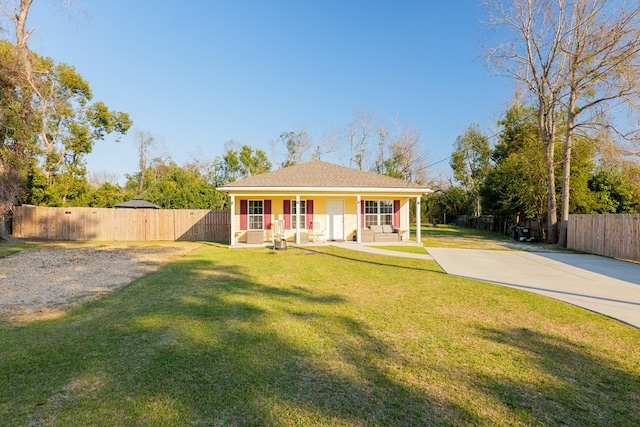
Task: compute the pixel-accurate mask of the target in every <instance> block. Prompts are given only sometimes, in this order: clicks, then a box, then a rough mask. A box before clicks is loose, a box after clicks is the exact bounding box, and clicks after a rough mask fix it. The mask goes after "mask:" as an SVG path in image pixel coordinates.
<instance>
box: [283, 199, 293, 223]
mask: <svg viewBox="0 0 640 427" xmlns="http://www.w3.org/2000/svg"><path fill="white" fill-rule="evenodd" d="M282 203H284V204H283V205H282V211H283V212H284V229H285V230H290V229H291V201H290V200H285V201H284V202H282Z"/></svg>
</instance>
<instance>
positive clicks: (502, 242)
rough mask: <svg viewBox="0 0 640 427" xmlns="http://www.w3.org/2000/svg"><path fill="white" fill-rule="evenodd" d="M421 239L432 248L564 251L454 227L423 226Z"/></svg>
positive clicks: (413, 234) (491, 233)
mask: <svg viewBox="0 0 640 427" xmlns="http://www.w3.org/2000/svg"><path fill="white" fill-rule="evenodd" d="M411 236H412V238H413V239H415V229H412V230H411ZM421 237H422V243H423V245H424V246H427V247H434V248H466V249H490V250H527V251H549V250H554V251H557V250H560V251H566V249H565V248H562V247H559V246H558V245H549V244H547V243H545V242H531V243H520V242H516V241H515V240H512V239H510V238H509V236H505V235H503V234H500V233H496V232H492V231H484V230H477V229H474V228H466V227H458V226H455V225H442V224H439V225H438V226H437V227H431V226H428V225H424V226H423V227H422V228H421Z"/></svg>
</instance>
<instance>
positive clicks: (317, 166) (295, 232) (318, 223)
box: [218, 160, 432, 246]
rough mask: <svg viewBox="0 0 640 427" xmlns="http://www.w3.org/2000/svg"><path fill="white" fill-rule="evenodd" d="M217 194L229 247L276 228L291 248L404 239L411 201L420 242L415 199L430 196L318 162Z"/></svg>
mask: <svg viewBox="0 0 640 427" xmlns="http://www.w3.org/2000/svg"><path fill="white" fill-rule="evenodd" d="M218 190H219V191H222V192H224V193H226V194H228V195H229V196H230V198H231V236H230V242H231V246H234V245H236V244H238V243H263V242H265V241H270V240H272V239H273V236H274V232H276V231H274V229H276V228H277V233H279V234H282V235H283V238H284V239H286V240H288V241H290V242H295V243H296V244H300V243H305V242H307V241H308V240H309V239H313V238H314V237H315V238H316V239H317V238H318V236H322V238H323V239H324V240H334V241H341V240H353V241H355V242H358V243H362V242H363V241H364V242H366V241H378V239H380V241H388V240H389V239H395V240H404V239H406V240H408V239H409V210H410V203H409V202H410V200H411V199H415V201H416V204H415V206H416V208H415V209H416V223H417V224H416V226H417V228H416V239H417V241H418V242H420V201H421V198H422V196H423V195H425V194H428V193H431V192H432V190H430V189H429V188H427V187H425V186H423V185H418V184H415V183H411V182H407V181H403V180H400V179H395V178H391V177H388V176H385V175H379V174H375V173H371V172H363V171H360V170H356V169H352V168H348V167H344V166H339V165H335V164H332V163H327V162H323V161H320V160H312V161H310V162H306V163H300V164H296V165H293V166H289V167H286V168H282V169H279V170H276V171H273V172H268V173H264V174H260V175H254V176H250V177H248V178H245V179H242V180H239V181H236V182H231V183H228V184H225V185H224V186H222V187H219V188H218ZM275 225H277V227H274V226H275ZM280 228H284V229H283V230H280Z"/></svg>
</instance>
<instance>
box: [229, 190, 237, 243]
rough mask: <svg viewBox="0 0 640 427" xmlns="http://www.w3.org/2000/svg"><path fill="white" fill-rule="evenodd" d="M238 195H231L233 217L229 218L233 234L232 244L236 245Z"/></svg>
mask: <svg viewBox="0 0 640 427" xmlns="http://www.w3.org/2000/svg"><path fill="white" fill-rule="evenodd" d="M235 219H236V196H231V218H229V225H230V227H229V228H230V230H231V236H230V239H229V244H230V246H235V245H236V221H235Z"/></svg>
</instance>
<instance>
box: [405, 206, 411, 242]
mask: <svg viewBox="0 0 640 427" xmlns="http://www.w3.org/2000/svg"><path fill="white" fill-rule="evenodd" d="M405 212H406V214H405V221H406V222H405V224H406V225H405V229H406V230H407V231H406V233H407V235H406V236H404V237H405V238H406V239H407V241H409V240H411V199H407V209H405Z"/></svg>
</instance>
